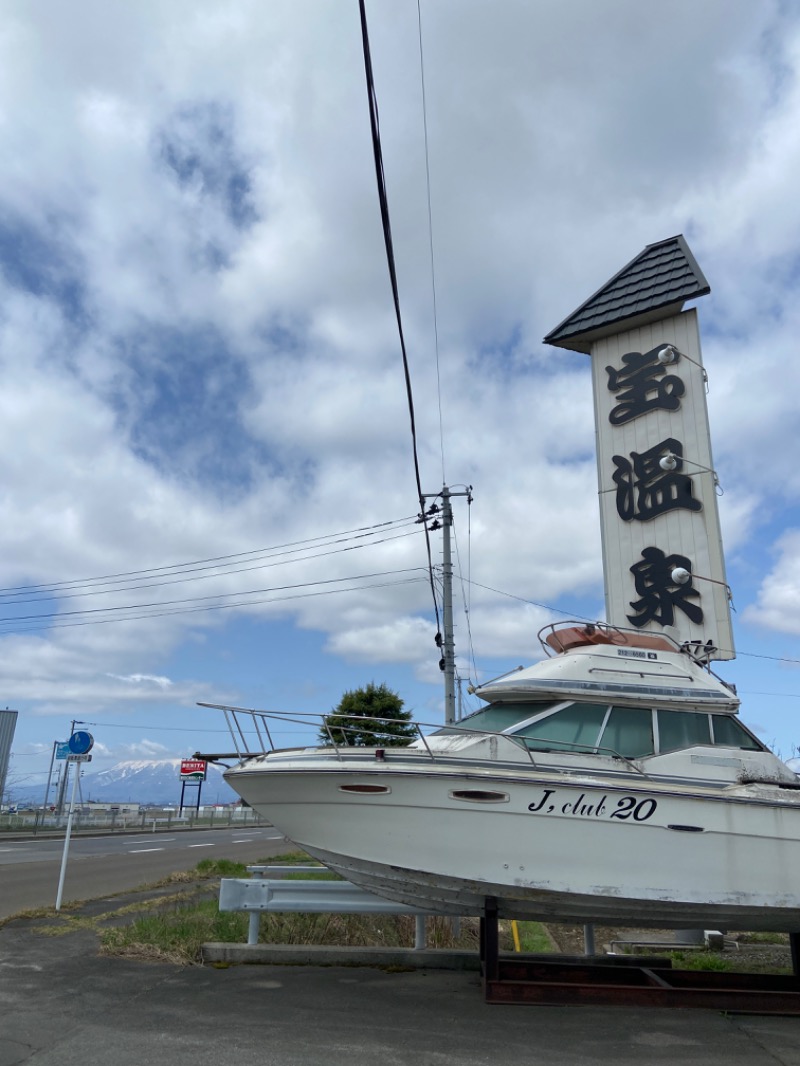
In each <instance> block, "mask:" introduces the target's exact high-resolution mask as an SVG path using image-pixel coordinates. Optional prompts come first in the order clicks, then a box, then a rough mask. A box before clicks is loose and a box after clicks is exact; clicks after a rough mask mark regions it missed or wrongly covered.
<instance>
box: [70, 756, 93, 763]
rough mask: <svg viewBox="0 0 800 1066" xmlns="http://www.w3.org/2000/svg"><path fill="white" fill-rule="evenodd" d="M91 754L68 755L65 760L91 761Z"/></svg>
mask: <svg viewBox="0 0 800 1066" xmlns="http://www.w3.org/2000/svg"><path fill="white" fill-rule="evenodd" d="M91 761H92V757H91V755H68V756H67V762H91Z"/></svg>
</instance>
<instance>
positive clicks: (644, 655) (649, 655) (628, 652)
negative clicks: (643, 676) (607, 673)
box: [617, 648, 658, 659]
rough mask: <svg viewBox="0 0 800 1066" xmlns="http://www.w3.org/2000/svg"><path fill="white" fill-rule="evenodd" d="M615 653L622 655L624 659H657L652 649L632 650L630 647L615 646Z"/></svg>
mask: <svg viewBox="0 0 800 1066" xmlns="http://www.w3.org/2000/svg"><path fill="white" fill-rule="evenodd" d="M617 655H624V656H625V658H626V659H657V658H658V656H657V655H656V653H655V652H654V651H634V650H633V649H632V648H617Z"/></svg>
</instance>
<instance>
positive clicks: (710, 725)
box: [433, 700, 765, 759]
mask: <svg viewBox="0 0 800 1066" xmlns="http://www.w3.org/2000/svg"><path fill="white" fill-rule="evenodd" d="M515 726H516V727H517V728H515ZM471 729H475V730H478V731H484V730H485V731H486V732H488V733H509V734H510V735H511V736H515V737H519V738H520V739H522V740H524V742H525V745H526V747H528V748H529V749H530V750H531V751H563V752H576V753H577V752H584V753H586V752H600V753H603V754H608V753H610V752H614V753H615V754H616V755H622V756H623V757H624V758H626V759H638V758H642V757H643V756H646V755H654V754H664V753H665V752H668V751H680V750H682V749H684V748H692V747H695V746H696V745H698V744H705V745H709V746H710V745H715V746H717V747H724V748H743V749H745V750H747V751H764V750H765V749H764V745H763V744H762V743H761V742H760V741H759V740H758V739H757V738H756V737H754V736H753V735H752V734H751V733H750V732H748V730H747V729H745V727H744V726H743V725H742V724H741V722H739V721H738V720H737V719H736V718H735V717H734V716H733V715H731V714H711V713H706V712H704V711H677V710H676V711H669V710H665V709H659V710H654V709H653V708H651V707H615V706H612V705H610V704H607V703H580V702H573V703H565V702H564V701H563V700H559V701H556V702H551V703H538V704H537V703H490V704H489V706H488V707H483V708H481V710H479V711H476V712H475V713H474V714H471V715H470V716H469V717H468V718H464V719H463V720H462V721H461V722H459V723H457V725H455V726H445V727H444V728H443V729H438V730H437V731H436V732H435V733H434V734H433V735H434V736H442V735H444V734H447V733H450V734H458V733H459V732H462V731H468V730H471Z"/></svg>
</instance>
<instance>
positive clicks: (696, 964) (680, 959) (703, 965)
mask: <svg viewBox="0 0 800 1066" xmlns="http://www.w3.org/2000/svg"><path fill="white" fill-rule="evenodd" d="M669 957H670V958H671V959H672V961H673V963H674V964H675V966H676V968H678V969H680V970H716V971H718V972H720V973H723V972H726V971H729V970H732V969H733V964H732V963H731V962H730V961H729V960H728V959H723V958H721V957H720V956H719V955H718V954H717V953H716V952H713V951H672V952H670V955H669Z"/></svg>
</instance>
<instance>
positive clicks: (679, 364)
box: [544, 235, 735, 659]
mask: <svg viewBox="0 0 800 1066" xmlns="http://www.w3.org/2000/svg"><path fill="white" fill-rule="evenodd" d="M710 291H711V289H710V287H709V285H708V282H707V281H706V279H705V277H704V276H703V272H702V271H701V269H700V267H699V266H698V264H697V261H696V260H695V258H694V256H693V255H692V253H691V251H690V249H689V246H688V244H687V243H686V241H685V240H684V238H683V237H682V236H680V235H679V236H677V237H670V238H668V239H667V240H665V241H659V242H658V243H657V244H649V245H648V246H647V247H646V248H645V249H644V251H643V252H640V254H639V255H637V256H636V258H635V259H632V260H631V262H630V263H628V264H627V266H624V267H623V268H622V270H620V271H619V272H618V273H617V274H615V275H614V277H613V278H611V279H610V280H609V281H607V282H606V284H605V285H603V286H602V288H600V289H598V291H597V292H596V293H595V294H594V295H593V296H590V297H589V299H588V300H586V301H585V302H584V303H582V304H581V305H580V307H578V308H577V310H575V311H573V312H572V314H571V315H569V316H568V317H567V318H566V319H564V321H563V322H562V323H561V324H560V325H558V326H556V328H555V329H554V330H552V331H551V332H550V333H548V334H547V336H546V337H545V338H544V340H545V343H546V344H553V345H556V346H558V347H561V348H569V349H571V350H572V351H576V352H584V353H586V354H587V355H589V356H590V357H591V361H592V380H593V387H594V409H595V429H596V434H597V474H598V486H599V495H600V520H601V531H602V540H603V572H604V578H605V598H606V619H607V621H608V622H609V623H610V624H611V625H617V626H621V627H624V628H626V629H638V630H641V631H642V632H653V633H664V634H666V635H669V636H671V637H673V638H674V639H675V640H677V641H678V642H679V643H690V644H694V645H695V646H696V648H697V653H698V655H700V656H702V657H704V658H705V659H732V658H733V657H734V656H735V651H734V646H733V630H732V627H731V617H730V590H729V588H728V584H727V581H726V579H725V561H724V557H723V553H722V537H721V534H720V527H719V513H718V510H717V488H718V482H717V477H716V474H715V473H714V464H713V461H712V456H711V439H710V434H709V427H708V410H707V405H706V388H707V382H708V378H707V375H706V372H705V369H704V368H703V360H702V356H701V353H700V333H699V329H698V323H697V312H696V311H695V309H694V308H690V309H688V310H684V309H683V305H684V303H685V302H686V301H687V300H691V299H694V298H696V297H699V296H705V295H707V294H708V293H709V292H710Z"/></svg>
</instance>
